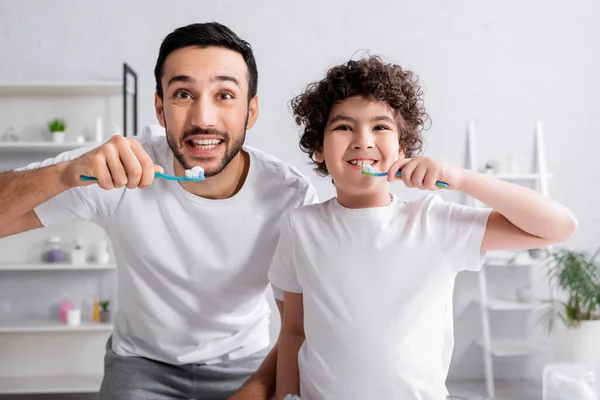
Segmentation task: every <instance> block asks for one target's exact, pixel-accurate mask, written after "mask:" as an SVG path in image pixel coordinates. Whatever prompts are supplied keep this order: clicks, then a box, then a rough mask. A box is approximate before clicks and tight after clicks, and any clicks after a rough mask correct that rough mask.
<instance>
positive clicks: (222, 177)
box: [173, 150, 250, 200]
mask: <svg viewBox="0 0 600 400" xmlns="http://www.w3.org/2000/svg"><path fill="white" fill-rule="evenodd" d="M173 163H174V168H175V173H176V175H185V172H184V168H183V167H182V166H181V164H179V162H178V161H177V160H176V159H173ZM249 169H250V155H249V154H248V153H247V152H246V151H244V150H240V152H239V153H238V154H237V155H236V156H235V157H234V158H233V160H231V161H230V162H229V164H227V166H226V167H225V168H224V169H223V171H221V172H220V173H219V174H218V175H215V176H211V177H207V178H206V179H205V180H203V181H201V182H185V181H180V182H179V183H180V184H181V186H182V187H183V188H184V189H185V190H187V191H188V192H190V193H192V194H195V195H196V196H199V197H204V198H206V199H211V200H223V199H228V198H230V197H233V196H235V194H236V193H238V192H239V191H240V189H241V188H242V186H244V182H245V181H246V178H247V176H248V171H249Z"/></svg>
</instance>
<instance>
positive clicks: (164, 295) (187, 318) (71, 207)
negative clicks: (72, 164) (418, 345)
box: [27, 136, 317, 364]
mask: <svg viewBox="0 0 600 400" xmlns="http://www.w3.org/2000/svg"><path fill="white" fill-rule="evenodd" d="M139 141H140V143H141V144H142V146H143V147H144V149H145V150H146V151H147V152H148V154H149V155H150V157H151V158H152V159H153V160H154V162H155V164H158V165H160V166H162V167H163V168H164V169H165V172H166V173H167V174H171V175H173V153H172V152H171V150H170V148H169V146H168V144H167V141H166V138H165V136H154V137H149V136H141V137H139ZM86 150H88V149H78V150H77V151H74V152H68V153H64V154H61V155H59V156H58V157H57V158H55V159H51V160H46V161H44V162H43V163H36V164H32V165H29V166H28V167H27V168H35V167H41V166H45V165H49V164H54V163H57V162H62V161H66V160H69V159H73V158H75V157H76V156H78V155H80V154H82V153H83V152H85V151H86ZM244 150H245V151H247V152H248V154H249V155H250V169H249V172H248V176H247V178H246V181H245V183H244V185H243V187H242V188H241V190H240V191H239V192H238V193H237V194H236V195H235V196H233V197H231V198H229V199H225V200H208V199H205V198H201V197H198V196H195V195H193V194H191V193H189V192H187V191H186V190H185V189H183V187H182V186H181V185H180V184H179V182H176V181H169V180H164V179H156V180H155V181H154V182H153V184H152V185H151V186H150V187H148V188H144V189H133V190H130V189H126V188H120V189H114V190H108V191H107V190H103V189H100V188H99V187H98V185H95V184H94V185H90V186H86V187H79V188H74V189H71V190H68V191H66V192H64V193H62V194H60V195H58V196H56V197H54V198H53V199H51V200H50V201H48V202H46V203H44V204H42V205H40V206H39V207H37V208H36V209H35V212H36V214H37V215H38V217H39V219H40V221H41V222H42V224H43V225H44V226H50V225H54V224H58V223H63V222H66V221H69V220H73V219H83V220H88V221H92V222H94V223H96V224H98V225H99V226H101V227H103V228H104V229H105V230H106V232H107V234H108V236H109V238H110V240H111V243H112V245H113V249H114V252H115V259H116V262H117V274H118V287H119V289H118V303H119V309H118V311H117V313H116V315H115V321H114V322H115V328H114V332H113V338H112V349H113V350H114V351H115V352H116V353H117V354H121V355H135V356H143V357H147V358H151V359H154V360H159V361H163V362H167V363H171V364H186V363H200V362H206V363H215V362H219V361H223V360H227V359H235V358H240V357H244V356H247V355H249V354H252V353H254V352H256V351H259V350H261V349H263V348H265V347H267V346H269V344H270V340H269V315H270V308H269V304H268V301H267V299H266V296H265V291H266V289H267V285H268V284H269V281H268V278H267V272H268V269H269V265H270V263H271V259H272V256H273V252H274V250H275V246H276V244H277V240H278V237H279V230H278V222H279V220H280V218H281V216H282V215H284V214H285V213H286V212H288V211H289V210H291V209H293V208H295V207H298V206H301V205H305V204H312V203H315V202H316V201H317V196H316V191H315V189H314V187H313V186H312V184H311V183H310V181H309V180H308V179H307V178H306V177H304V176H303V175H301V174H300V173H299V172H298V171H297V170H296V169H295V168H293V167H292V166H290V165H288V164H286V163H284V162H282V161H280V160H278V159H276V158H275V157H272V156H270V155H268V154H266V153H264V152H261V151H259V150H256V149H253V148H250V147H244Z"/></svg>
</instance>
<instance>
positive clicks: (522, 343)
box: [479, 340, 550, 357]
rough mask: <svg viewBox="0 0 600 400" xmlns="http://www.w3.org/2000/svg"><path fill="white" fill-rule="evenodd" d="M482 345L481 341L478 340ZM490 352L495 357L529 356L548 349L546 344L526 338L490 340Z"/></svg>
mask: <svg viewBox="0 0 600 400" xmlns="http://www.w3.org/2000/svg"><path fill="white" fill-rule="evenodd" d="M479 345H480V346H481V347H484V345H483V342H481V341H480V342H479ZM489 350H490V352H491V353H492V354H493V355H494V356H496V357H517V356H530V355H534V354H538V353H541V352H545V351H548V350H550V347H549V346H548V345H547V344H542V343H534V342H532V341H527V340H492V341H491V346H490V349H489Z"/></svg>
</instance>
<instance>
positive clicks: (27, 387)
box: [0, 375, 102, 394]
mask: <svg viewBox="0 0 600 400" xmlns="http://www.w3.org/2000/svg"><path fill="white" fill-rule="evenodd" d="M101 383H102V376H76V375H72V376H44V377H37V376H33V377H29V376H28V377H19V378H12V377H11V378H0V394H34V393H35V394H46V393H48V394H50V393H96V392H98V391H99V389H100V385H101Z"/></svg>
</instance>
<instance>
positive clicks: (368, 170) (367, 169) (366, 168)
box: [361, 164, 448, 189]
mask: <svg viewBox="0 0 600 400" xmlns="http://www.w3.org/2000/svg"><path fill="white" fill-rule="evenodd" d="M361 174H363V175H368V176H387V174H388V173H387V172H375V168H373V167H372V166H370V165H366V164H365V165H363V167H362V171H361ZM396 176H397V177H399V178H400V177H402V171H398V172H396ZM435 186H437V187H439V188H442V189H448V184H447V183H446V182H442V181H436V182H435Z"/></svg>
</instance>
